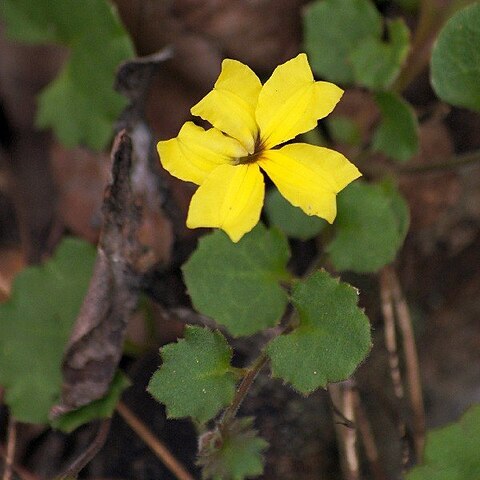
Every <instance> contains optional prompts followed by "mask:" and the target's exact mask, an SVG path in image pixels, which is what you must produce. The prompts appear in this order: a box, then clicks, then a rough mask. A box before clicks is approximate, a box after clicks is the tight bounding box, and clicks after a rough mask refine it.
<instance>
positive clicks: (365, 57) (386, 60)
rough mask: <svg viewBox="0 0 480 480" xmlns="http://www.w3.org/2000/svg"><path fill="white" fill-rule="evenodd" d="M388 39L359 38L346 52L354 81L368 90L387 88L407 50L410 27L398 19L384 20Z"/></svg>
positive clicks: (395, 75)
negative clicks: (350, 52)
mask: <svg viewBox="0 0 480 480" xmlns="http://www.w3.org/2000/svg"><path fill="white" fill-rule="evenodd" d="M387 28H388V32H389V41H388V42H385V41H383V40H382V38H381V37H378V38H374V37H368V38H366V39H364V40H362V41H361V42H360V43H359V44H358V45H357V46H356V47H355V48H354V50H353V51H352V54H351V56H350V59H351V62H352V66H353V74H354V78H355V82H356V83H357V84H359V85H362V86H364V87H367V88H370V89H372V90H383V89H386V88H388V87H389V86H390V85H391V84H392V82H393V81H394V80H395V78H396V77H397V75H398V74H399V72H400V68H401V66H402V64H403V62H404V60H405V58H406V57H407V54H408V50H409V40H410V31H409V30H408V27H407V26H406V25H405V23H404V21H403V20H401V19H397V20H392V21H390V22H388V23H387Z"/></svg>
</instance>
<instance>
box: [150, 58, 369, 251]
mask: <svg viewBox="0 0 480 480" xmlns="http://www.w3.org/2000/svg"><path fill="white" fill-rule="evenodd" d="M342 94H343V91H342V90H341V89H340V88H338V87H337V86H336V85H334V84H332V83H328V82H316V81H315V80H314V78H313V74H312V71H311V69H310V66H309V64H308V60H307V56H306V55H305V54H300V55H298V56H297V57H295V58H293V59H292V60H289V61H288V62H286V63H284V64H282V65H280V66H278V67H277V68H276V69H275V71H274V72H273V74H272V76H271V77H270V78H269V79H268V80H267V81H266V82H265V85H263V86H262V84H261V82H260V80H259V79H258V77H257V76H256V75H255V73H254V72H253V71H252V70H251V69H250V68H249V67H247V66H246V65H244V64H243V63H240V62H238V61H236V60H229V59H227V60H224V61H223V63H222V71H221V73H220V76H219V77H218V80H217V82H216V83H215V86H214V88H213V90H212V91H211V92H210V93H209V94H208V95H206V96H205V97H204V98H203V99H202V100H200V102H199V103H197V104H196V105H195V106H194V107H193V108H192V109H191V112H192V114H193V115H197V116H199V117H201V118H203V119H204V120H207V121H208V122H210V123H211V124H212V125H213V128H210V129H208V130H204V129H203V128H201V127H198V126H197V125H195V124H194V123H192V122H187V123H185V124H184V125H183V127H182V128H181V130H180V132H179V134H178V136H177V137H176V138H173V139H171V140H167V141H163V142H159V143H158V147H157V148H158V153H159V155H160V160H161V162H162V165H163V167H164V168H165V169H166V170H168V171H169V172H170V173H171V174H172V175H173V176H175V177H177V178H180V179H182V180H186V181H190V182H193V183H196V184H197V185H200V186H199V188H198V189H197V191H196V192H195V194H194V195H193V197H192V201H191V203H190V208H189V211H188V218H187V226H188V227H189V228H198V227H217V228H221V229H223V230H224V231H225V232H226V233H227V234H228V235H229V236H230V238H231V239H232V241H234V242H238V241H239V240H240V238H242V236H243V235H244V234H245V233H247V232H249V231H250V230H251V229H252V228H253V227H254V226H255V225H256V224H257V222H258V220H259V218H260V212H261V209H262V205H263V199H264V195H265V184H264V180H263V175H262V174H261V172H260V169H262V170H263V171H264V172H265V173H266V174H267V175H268V176H269V177H270V178H271V179H272V181H273V183H275V185H276V186H277V188H278V190H279V191H280V193H281V194H282V195H283V196H284V197H285V198H286V199H287V200H288V201H289V202H290V203H292V205H295V206H296V207H300V208H301V209H302V210H303V211H304V212H305V213H306V214H307V215H317V216H319V217H322V218H324V219H326V220H327V221H328V222H330V223H332V222H333V220H334V219H335V216H336V213H337V207H336V194H337V193H338V192H339V191H340V190H342V189H343V188H345V187H346V186H347V185H348V184H349V183H350V182H352V181H353V180H355V179H356V178H358V177H359V176H360V175H361V174H360V172H359V171H358V170H357V168H356V167H355V166H354V165H352V164H351V163H350V162H349V161H348V160H347V159H346V158H345V157H344V156H343V155H341V154H340V153H338V152H335V151H334V150H329V149H328V148H323V147H318V146H313V145H308V144H305V143H293V144H289V145H286V146H284V147H282V148H274V147H276V146H277V145H279V144H281V143H283V142H286V141H288V140H291V139H292V138H294V137H296V136H297V135H299V134H301V133H305V132H307V131H309V130H311V129H313V128H315V127H316V125H317V121H318V120H319V119H320V118H323V117H325V116H326V115H328V114H329V113H330V112H331V111H332V110H333V109H334V107H335V105H336V104H337V103H338V101H339V100H340V98H341V96H342Z"/></svg>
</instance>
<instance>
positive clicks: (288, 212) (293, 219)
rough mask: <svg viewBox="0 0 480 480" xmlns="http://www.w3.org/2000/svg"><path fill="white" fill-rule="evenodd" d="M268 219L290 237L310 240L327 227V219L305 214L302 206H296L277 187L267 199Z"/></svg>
mask: <svg viewBox="0 0 480 480" xmlns="http://www.w3.org/2000/svg"><path fill="white" fill-rule="evenodd" d="M265 209H266V212H267V215H268V219H269V220H270V222H271V223H272V225H274V226H275V227H278V228H279V229H280V230H281V231H282V232H283V233H285V234H286V235H288V236H289V237H293V238H299V239H301V240H308V239H309V238H312V237H315V236H316V235H318V234H319V233H320V232H321V231H322V229H323V228H324V227H325V225H326V222H325V220H323V219H321V218H319V217H315V216H308V215H305V214H304V213H303V212H302V210H300V208H297V207H294V206H293V205H292V204H291V203H290V202H288V201H287V200H285V198H284V197H283V196H282V195H281V194H280V192H279V191H278V190H277V189H274V190H271V191H270V192H268V194H267V198H266V200H265Z"/></svg>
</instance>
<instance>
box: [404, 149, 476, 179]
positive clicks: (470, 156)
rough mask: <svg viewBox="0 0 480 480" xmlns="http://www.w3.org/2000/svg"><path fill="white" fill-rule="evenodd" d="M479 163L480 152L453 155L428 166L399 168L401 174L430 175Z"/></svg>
mask: <svg viewBox="0 0 480 480" xmlns="http://www.w3.org/2000/svg"><path fill="white" fill-rule="evenodd" d="M477 162H480V150H474V151H472V152H467V153H463V154H461V155H454V156H453V157H451V158H449V159H448V160H446V161H444V162H438V163H431V164H428V165H405V166H401V167H400V168H399V172H400V173H401V174H417V173H431V172H438V171H443V170H449V169H452V168H458V167H463V166H465V165H470V164H471V163H477Z"/></svg>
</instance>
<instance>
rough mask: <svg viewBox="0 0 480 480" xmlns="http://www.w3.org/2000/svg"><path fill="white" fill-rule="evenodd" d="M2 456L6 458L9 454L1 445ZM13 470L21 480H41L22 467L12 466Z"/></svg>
mask: <svg viewBox="0 0 480 480" xmlns="http://www.w3.org/2000/svg"><path fill="white" fill-rule="evenodd" d="M0 456H2V457H3V458H6V456H7V452H6V450H5V448H4V447H3V446H2V445H0ZM12 470H13V471H14V472H15V473H16V474H17V475H18V477H19V478H20V479H21V480H40V477H37V476H36V475H34V474H33V473H31V472H29V471H28V470H26V469H25V468H23V467H22V466H20V465H17V464H15V463H14V464H13V465H12Z"/></svg>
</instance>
